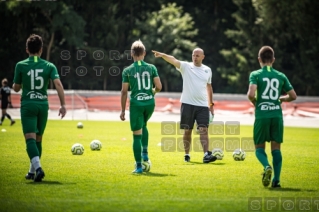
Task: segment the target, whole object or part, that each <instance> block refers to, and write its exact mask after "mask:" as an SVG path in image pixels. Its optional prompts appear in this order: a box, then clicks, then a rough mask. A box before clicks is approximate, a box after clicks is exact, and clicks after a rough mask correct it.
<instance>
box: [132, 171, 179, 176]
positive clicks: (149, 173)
mask: <svg viewBox="0 0 319 212" xmlns="http://www.w3.org/2000/svg"><path fill="white" fill-rule="evenodd" d="M133 175H135V176H147V177H175V176H176V175H174V174H162V173H154V172H143V174H133Z"/></svg>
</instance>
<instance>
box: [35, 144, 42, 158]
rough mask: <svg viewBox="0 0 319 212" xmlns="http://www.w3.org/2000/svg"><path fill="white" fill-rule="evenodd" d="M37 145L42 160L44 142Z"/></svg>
mask: <svg viewBox="0 0 319 212" xmlns="http://www.w3.org/2000/svg"><path fill="white" fill-rule="evenodd" d="M36 145H37V147H38V151H39V158H41V155H42V142H36Z"/></svg>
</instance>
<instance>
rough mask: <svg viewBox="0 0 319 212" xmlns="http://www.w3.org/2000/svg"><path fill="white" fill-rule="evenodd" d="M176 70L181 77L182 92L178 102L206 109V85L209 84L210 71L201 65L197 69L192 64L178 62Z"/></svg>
mask: <svg viewBox="0 0 319 212" xmlns="http://www.w3.org/2000/svg"><path fill="white" fill-rule="evenodd" d="M180 63H181V67H180V69H177V70H178V71H179V72H181V74H182V77H183V91H182V96H181V99H180V102H182V103H185V104H190V105H195V106H203V107H208V97H207V87H206V86H207V84H211V80H212V70H211V69H210V68H209V67H208V66H206V65H204V64H202V65H201V66H200V67H197V66H195V65H194V64H193V62H184V61H180Z"/></svg>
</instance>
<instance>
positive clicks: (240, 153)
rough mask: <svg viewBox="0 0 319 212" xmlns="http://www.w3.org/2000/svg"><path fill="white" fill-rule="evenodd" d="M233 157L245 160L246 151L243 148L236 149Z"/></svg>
mask: <svg viewBox="0 0 319 212" xmlns="http://www.w3.org/2000/svg"><path fill="white" fill-rule="evenodd" d="M233 158H234V160H235V161H243V160H245V158H246V153H245V151H244V150H242V149H235V151H234V152H233Z"/></svg>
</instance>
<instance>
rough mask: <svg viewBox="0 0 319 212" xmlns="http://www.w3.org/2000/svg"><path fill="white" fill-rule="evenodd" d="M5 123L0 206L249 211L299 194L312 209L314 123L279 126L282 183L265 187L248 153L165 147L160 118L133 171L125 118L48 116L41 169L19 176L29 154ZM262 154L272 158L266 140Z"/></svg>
mask: <svg viewBox="0 0 319 212" xmlns="http://www.w3.org/2000/svg"><path fill="white" fill-rule="evenodd" d="M6 124H8V121H7V122H5V123H4V125H3V126H1V127H0V129H6V132H0V150H1V154H0V211H33V212H35V211H163V212H164V211H253V210H252V209H258V207H259V206H262V210H265V211H267V210H268V209H269V208H268V209H267V207H266V206H267V205H266V202H267V201H268V200H273V201H274V202H275V203H278V204H277V205H275V206H276V207H273V208H271V210H270V211H277V209H278V210H279V211H280V210H282V209H284V208H282V206H283V203H284V202H285V201H286V200H290V201H293V207H294V208H293V209H295V210H294V211H298V210H299V209H298V207H299V206H300V204H299V203H300V200H301V199H303V200H305V201H308V200H309V201H310V203H311V205H310V206H311V207H312V206H313V207H312V208H310V209H312V210H314V211H315V210H316V209H318V208H317V207H318V202H316V201H319V190H318V187H319V174H318V170H319V164H318V163H319V154H318V149H319V130H318V129H310V128H285V141H284V144H283V146H282V155H283V168H282V175H281V185H282V187H283V188H282V189H270V188H264V187H263V186H262V184H261V172H262V167H261V165H260V164H259V162H258V161H257V159H256V158H255V155H254V153H253V152H247V157H246V160H245V161H240V162H238V161H234V160H233V158H232V153H231V152H224V153H225V156H224V159H223V160H219V161H216V162H214V163H209V164H203V163H202V156H203V153H202V152H191V156H192V162H190V163H185V162H184V161H183V156H184V153H183V152H181V151H175V152H163V151H162V149H161V146H159V145H158V144H159V143H160V142H161V139H162V137H163V136H162V135H161V124H160V123H149V134H150V141H149V156H150V159H151V161H152V168H151V171H150V172H149V173H143V174H142V175H134V174H131V171H132V170H133V169H134V159H133V153H132V139H131V137H132V136H131V132H130V128H129V122H106V121H105V122H102V121H83V124H84V128H83V129H77V128H76V124H77V121H65V120H62V121H61V120H57V121H53V120H50V121H49V122H48V124H47V129H46V132H45V135H44V142H43V155H42V159H41V163H42V167H43V169H44V171H45V174H46V176H45V178H44V180H43V182H41V183H34V182H32V181H27V180H25V179H24V176H25V174H26V173H27V171H28V168H29V159H28V157H27V153H26V151H25V148H26V147H25V142H24V139H23V135H22V130H21V123H20V121H19V120H18V121H17V123H16V124H15V125H14V126H12V127H10V126H8V125H6ZM251 132H252V127H251V126H241V129H240V136H243V137H249V136H252V135H251ZM194 137H197V136H194ZM93 139H99V140H100V141H101V142H102V144H103V147H102V150H101V151H91V150H90V148H89V144H90V142H91V141H92V140H93ZM76 142H79V143H82V144H83V145H84V147H85V152H84V154H83V155H81V156H76V155H72V154H71V151H70V149H71V146H72V145H73V144H74V143H76ZM267 153H268V158H269V159H270V161H271V154H270V150H269V146H267ZM269 156H270V157H269ZM258 198H259V199H258ZM267 198H268V199H267ZM276 198H277V199H276ZM252 200H255V202H251V201H252ZM260 200H262V202H261V205H259V203H260V202H258V201H260ZM278 200H279V201H278ZM256 201H257V202H256ZM272 203H273V202H272ZM288 206H289V207H291V204H290V205H288ZM257 211H261V210H257ZM268 211H269V210H268Z"/></svg>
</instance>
